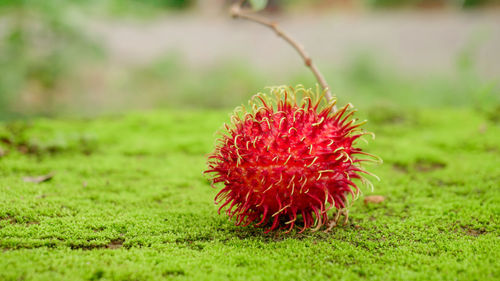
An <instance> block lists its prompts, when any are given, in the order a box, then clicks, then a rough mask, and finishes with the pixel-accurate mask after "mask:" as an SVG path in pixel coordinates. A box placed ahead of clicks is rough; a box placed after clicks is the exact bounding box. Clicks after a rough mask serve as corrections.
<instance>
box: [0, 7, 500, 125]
mask: <svg viewBox="0 0 500 281" xmlns="http://www.w3.org/2000/svg"><path fill="white" fill-rule="evenodd" d="M228 4H229V3H228V2H227V1H217V0H210V1H201V0H200V1H196V0H147V1H139V0H120V1H119V0H106V1H104V0H102V1H97V0H93V1H79V0H73V1H63V0H45V1H44V0H26V1H14V0H11V1H1V2H0V120H9V119H18V118H30V117H34V116H93V115H99V114H111V113H120V112H123V111H127V110H142V109H155V108H173V107H175V108H179V107H180V108H232V107H235V106H237V105H239V104H241V103H243V102H245V101H246V99H248V98H249V97H250V96H251V95H253V94H255V93H256V92H257V91H259V90H262V89H263V88H264V87H265V86H271V85H277V84H290V85H294V84H297V83H303V84H306V85H307V86H311V87H313V86H314V84H315V80H314V78H313V77H312V75H311V74H310V73H309V71H308V70H307V69H306V68H305V67H303V66H302V63H301V61H300V59H299V57H298V56H297V55H296V54H295V53H293V50H291V49H290V47H289V46H286V45H285V44H284V43H282V42H281V41H280V39H277V38H276V37H275V36H274V35H273V34H272V33H270V32H269V31H268V30H266V29H264V28H262V27H259V26H256V25H255V24H253V23H248V22H246V23H245V22H235V21H233V20H231V19H229V17H228V15H227V13H226V10H227V6H228ZM499 4H500V1H498V0H448V1H445V0H442V1H439V0H436V1H430V0H404V1H397V0H364V1H363V0H358V1H356V0H330V1H326V0H325V1H320V0H315V1H298V0H294V1H292V0H289V1H285V0H283V1H270V5H269V7H268V9H267V11H265V13H268V14H269V16H270V17H273V18H277V19H278V20H279V21H280V22H283V26H284V28H285V29H287V30H289V31H290V33H292V34H296V35H297V36H296V37H297V38H298V39H299V40H300V41H302V43H303V44H304V45H305V46H306V48H307V49H308V50H309V52H310V53H311V55H312V57H313V58H314V59H315V60H316V61H317V63H318V65H319V67H320V68H321V69H322V70H323V71H324V72H325V75H326V77H327V80H328V81H329V82H330V84H331V86H332V88H333V91H334V93H336V94H337V95H338V97H339V99H340V102H341V103H345V102H352V103H354V104H355V105H356V106H359V107H361V108H362V107H365V106H372V107H373V106H374V105H375V106H380V107H381V108H395V107H402V106H403V107H408V108H411V107H430V106H440V107H448V106H453V107H455V106H464V107H473V108H475V109H477V110H480V111H484V112H486V113H488V114H491V115H492V116H496V115H498V112H499V111H500V106H499V104H500V86H499V79H498V78H499V77H500V75H499V74H500V67H499V65H500V54H499V53H500V52H498V50H500V38H499V36H500V29H499V28H498V27H499V26H500V20H498V18H500V9H499V6H500V5H499Z"/></svg>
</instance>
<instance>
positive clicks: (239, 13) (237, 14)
mask: <svg viewBox="0 0 500 281" xmlns="http://www.w3.org/2000/svg"><path fill="white" fill-rule="evenodd" d="M245 2H246V0H240V1H238V2H236V3H235V4H234V5H233V6H232V7H231V10H230V12H231V16H232V17H233V18H241V19H246V20H249V21H253V22H256V23H259V24H262V25H264V26H267V27H269V28H270V29H272V30H273V31H274V32H275V33H276V35H278V36H279V37H281V38H283V39H284V40H285V41H286V42H288V43H289V44H290V45H291V46H292V47H293V48H294V49H295V50H296V51H297V52H298V53H299V55H300V56H301V57H302V59H304V63H305V65H306V66H307V67H308V68H309V69H311V71H312V73H313V74H314V76H315V77H316V79H317V80H318V82H319V84H320V85H321V88H323V90H324V91H325V96H326V98H327V99H328V101H332V100H333V95H332V92H331V91H330V87H329V86H328V83H326V80H325V77H324V76H323V74H321V72H320V71H319V69H318V68H317V67H316V65H315V64H314V63H313V62H312V59H311V57H309V55H308V54H307V52H306V50H305V49H304V47H303V46H302V45H301V44H299V43H298V42H297V41H296V40H294V39H293V38H292V37H290V35H288V34H287V33H285V32H284V31H283V30H282V29H281V28H280V27H279V26H278V24H277V23H275V22H272V21H270V20H268V19H265V18H263V17H260V16H258V15H255V14H252V13H249V12H246V11H244V9H243V8H242V6H243V4H244V3H245ZM333 110H334V111H337V108H336V107H334V108H333Z"/></svg>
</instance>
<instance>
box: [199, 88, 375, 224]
mask: <svg viewBox="0 0 500 281" xmlns="http://www.w3.org/2000/svg"><path fill="white" fill-rule="evenodd" d="M317 92H318V91H317ZM271 93H272V95H271V96H268V95H266V94H258V95H256V96H254V97H253V98H252V100H251V101H250V108H249V109H246V108H244V107H240V108H238V109H237V110H236V111H235V113H234V115H233V116H232V118H231V120H232V125H227V124H225V130H224V133H223V134H222V136H221V137H220V138H219V140H218V145H217V146H216V148H215V151H214V152H213V153H212V154H211V155H210V156H209V160H208V166H209V168H208V170H207V171H205V173H209V174H211V175H212V178H211V183H212V186H215V184H217V183H222V184H223V185H224V186H223V188H222V189H221V190H220V192H219V193H218V194H217V196H216V197H215V202H216V203H217V204H222V205H221V206H220V208H219V213H220V211H221V210H222V209H223V208H225V207H226V208H227V209H226V213H227V215H228V216H229V218H235V219H236V225H242V226H247V225H249V224H251V223H254V224H255V225H256V226H267V232H268V231H271V230H275V229H277V228H279V227H281V228H287V229H288V230H289V231H290V230H292V229H293V228H294V226H297V227H299V226H301V232H302V231H304V230H305V229H308V228H310V227H315V228H316V229H319V228H320V227H321V226H322V225H323V224H325V223H327V222H328V215H327V212H328V211H329V210H330V209H332V208H336V209H338V210H342V209H344V208H346V207H347V204H348V195H349V194H351V195H352V198H353V199H355V198H357V196H358V194H359V188H358V187H357V185H356V183H355V182H354V181H353V179H360V180H362V181H363V182H368V181H366V180H365V179H364V178H363V177H362V176H361V173H366V174H369V173H368V172H366V171H364V170H362V169H361V166H360V163H361V162H362V161H369V160H371V159H362V158H358V157H356V156H358V155H362V154H364V155H369V156H372V155H370V154H368V153H365V152H363V151H362V150H361V149H360V148H356V147H355V146H354V145H355V141H356V140H357V139H358V138H359V137H361V136H363V135H365V134H367V133H365V132H362V131H361V130H360V129H359V126H361V125H362V124H364V122H362V123H356V121H357V119H352V115H353V114H354V111H349V110H348V108H349V107H350V105H347V106H345V107H343V108H342V109H340V110H339V111H337V112H333V110H332V109H333V108H334V105H335V101H331V102H329V101H326V99H325V98H324V97H323V96H320V95H319V94H318V93H316V94H314V93H313V92H312V91H311V90H309V89H305V88H303V87H302V86H299V87H297V89H294V88H291V87H284V86H282V87H277V88H274V89H272V90H271ZM368 183H369V182H368ZM339 214H340V213H339ZM300 218H301V219H300Z"/></svg>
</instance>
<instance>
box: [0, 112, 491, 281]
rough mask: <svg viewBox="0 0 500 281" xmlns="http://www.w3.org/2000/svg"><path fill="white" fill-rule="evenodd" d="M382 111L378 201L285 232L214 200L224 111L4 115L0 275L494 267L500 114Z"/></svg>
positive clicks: (210, 275)
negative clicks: (212, 167) (325, 227)
mask: <svg viewBox="0 0 500 281" xmlns="http://www.w3.org/2000/svg"><path fill="white" fill-rule="evenodd" d="M381 110H383V108H382V109H381V108H373V109H369V110H366V111H365V112H367V113H368V116H363V117H366V118H368V119H371V116H374V118H373V119H374V122H372V123H369V124H368V126H367V129H368V130H370V131H374V132H376V133H377V139H376V141H370V144H369V145H368V146H366V149H367V151H369V152H372V153H375V154H378V155H380V156H381V157H382V158H383V159H384V160H385V163H384V164H383V165H381V166H377V167H371V169H370V170H371V171H372V172H374V173H376V174H378V175H379V176H380V177H381V178H382V181H381V182H375V192H374V193H375V194H380V195H383V196H385V197H386V198H387V199H386V201H384V202H383V203H381V204H378V205H364V204H363V203H362V199H363V198H362V197H361V200H359V201H356V203H355V204H354V205H353V206H352V209H351V212H350V218H351V219H350V222H349V224H348V225H346V226H343V227H338V228H335V229H333V231H332V232H330V233H323V232H315V233H313V232H306V233H303V234H298V233H291V234H288V235H283V234H280V233H271V234H263V232H262V230H261V229H256V228H253V227H247V228H239V227H235V226H233V224H232V223H231V222H228V221H227V219H226V217H225V216H224V215H220V216H219V215H217V212H216V210H217V207H216V206H215V205H214V204H213V197H214V195H215V193H216V190H214V189H212V188H210V186H209V185H208V182H207V181H206V179H205V178H204V176H203V175H202V171H203V170H204V168H205V161H206V154H208V153H209V152H210V151H211V150H212V148H213V144H214V140H215V136H214V132H215V131H216V130H217V129H218V128H219V127H220V126H221V124H222V123H223V122H224V121H226V119H227V116H228V113H227V112H215V111H210V112H207V111H204V112H200V111H192V112H152V113H136V114H129V115H125V116H119V117H107V118H100V119H95V120H69V121H62V120H43V119H41V120H35V121H32V122H30V124H21V123H18V124H4V125H2V126H1V127H0V138H1V140H2V142H0V146H1V148H2V150H3V151H4V152H5V153H4V156H0V255H1V258H0V268H2V270H0V280H23V279H24V280H70V279H71V280H161V279H179V280H325V279H331V280H338V279H342V280H348V279H358V278H363V279H370V280H395V279H399V280H401V279H402V280H427V279H432V280H456V279H461V280H495V279H496V280H498V278H500V270H499V268H500V264H499V262H498V261H499V260H500V254H499V253H500V246H499V245H500V243H499V242H500V241H499V237H500V229H499V223H500V219H499V216H498V214H499V213H500V192H499V182H500V170H499V168H498V167H500V147H499V143H500V127H499V125H498V123H494V122H493V121H491V118H489V117H488V116H487V115H486V114H485V115H484V116H483V115H480V114H478V113H475V112H472V111H469V110H458V109H453V110H446V109H440V110H432V111H430V110H428V111H425V110H411V111H407V112H403V111H401V110H399V111H398V109H396V108H392V109H390V111H389V112H387V114H385V113H383V112H382V111H381ZM23 146H27V147H35V148H36V149H35V148H33V149H31V150H30V149H28V150H26V149H24V148H23ZM50 172H52V173H54V177H53V178H52V179H51V180H50V181H47V182H42V183H39V184H35V183H29V182H24V181H23V177H26V176H39V175H44V174H47V173H50ZM364 194H365V195H369V194H372V193H371V191H370V190H366V189H365V190H364Z"/></svg>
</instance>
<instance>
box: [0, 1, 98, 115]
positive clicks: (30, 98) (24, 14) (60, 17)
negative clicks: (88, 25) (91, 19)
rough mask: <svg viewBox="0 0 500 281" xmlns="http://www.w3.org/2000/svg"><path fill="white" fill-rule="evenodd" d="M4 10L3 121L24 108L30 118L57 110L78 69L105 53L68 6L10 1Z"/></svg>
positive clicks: (0, 39)
mask: <svg viewBox="0 0 500 281" xmlns="http://www.w3.org/2000/svg"><path fill="white" fill-rule="evenodd" d="M0 8H1V9H0V12H2V14H3V17H2V19H3V22H2V24H3V26H2V27H3V30H2V32H1V33H0V118H2V117H6V116H9V115H12V114H15V112H16V107H17V105H18V104H20V103H23V104H25V105H28V106H25V107H24V110H27V111H28V113H29V112H30V111H31V110H33V111H34V112H37V113H49V112H52V111H54V110H55V108H54V107H55V106H56V104H57V99H58V98H59V97H60V95H61V94H62V92H64V89H63V88H64V87H65V86H67V84H68V83H67V82H69V81H68V80H69V79H70V78H71V76H72V74H74V73H75V71H77V69H78V65H80V63H81V62H82V61H83V60H85V59H88V58H89V57H92V56H94V55H96V54H98V53H99V48H98V47H97V45H95V44H93V42H92V41H91V40H90V39H89V38H88V37H87V36H86V35H85V34H84V33H83V32H82V29H81V28H80V27H79V26H78V23H77V21H75V17H76V14H75V13H73V11H72V9H71V7H70V6H69V5H67V4H66V2H65V1H43V0H38V1H37V0H33V1H19V2H16V3H14V1H6V2H2V6H0ZM30 105H32V106H30Z"/></svg>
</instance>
